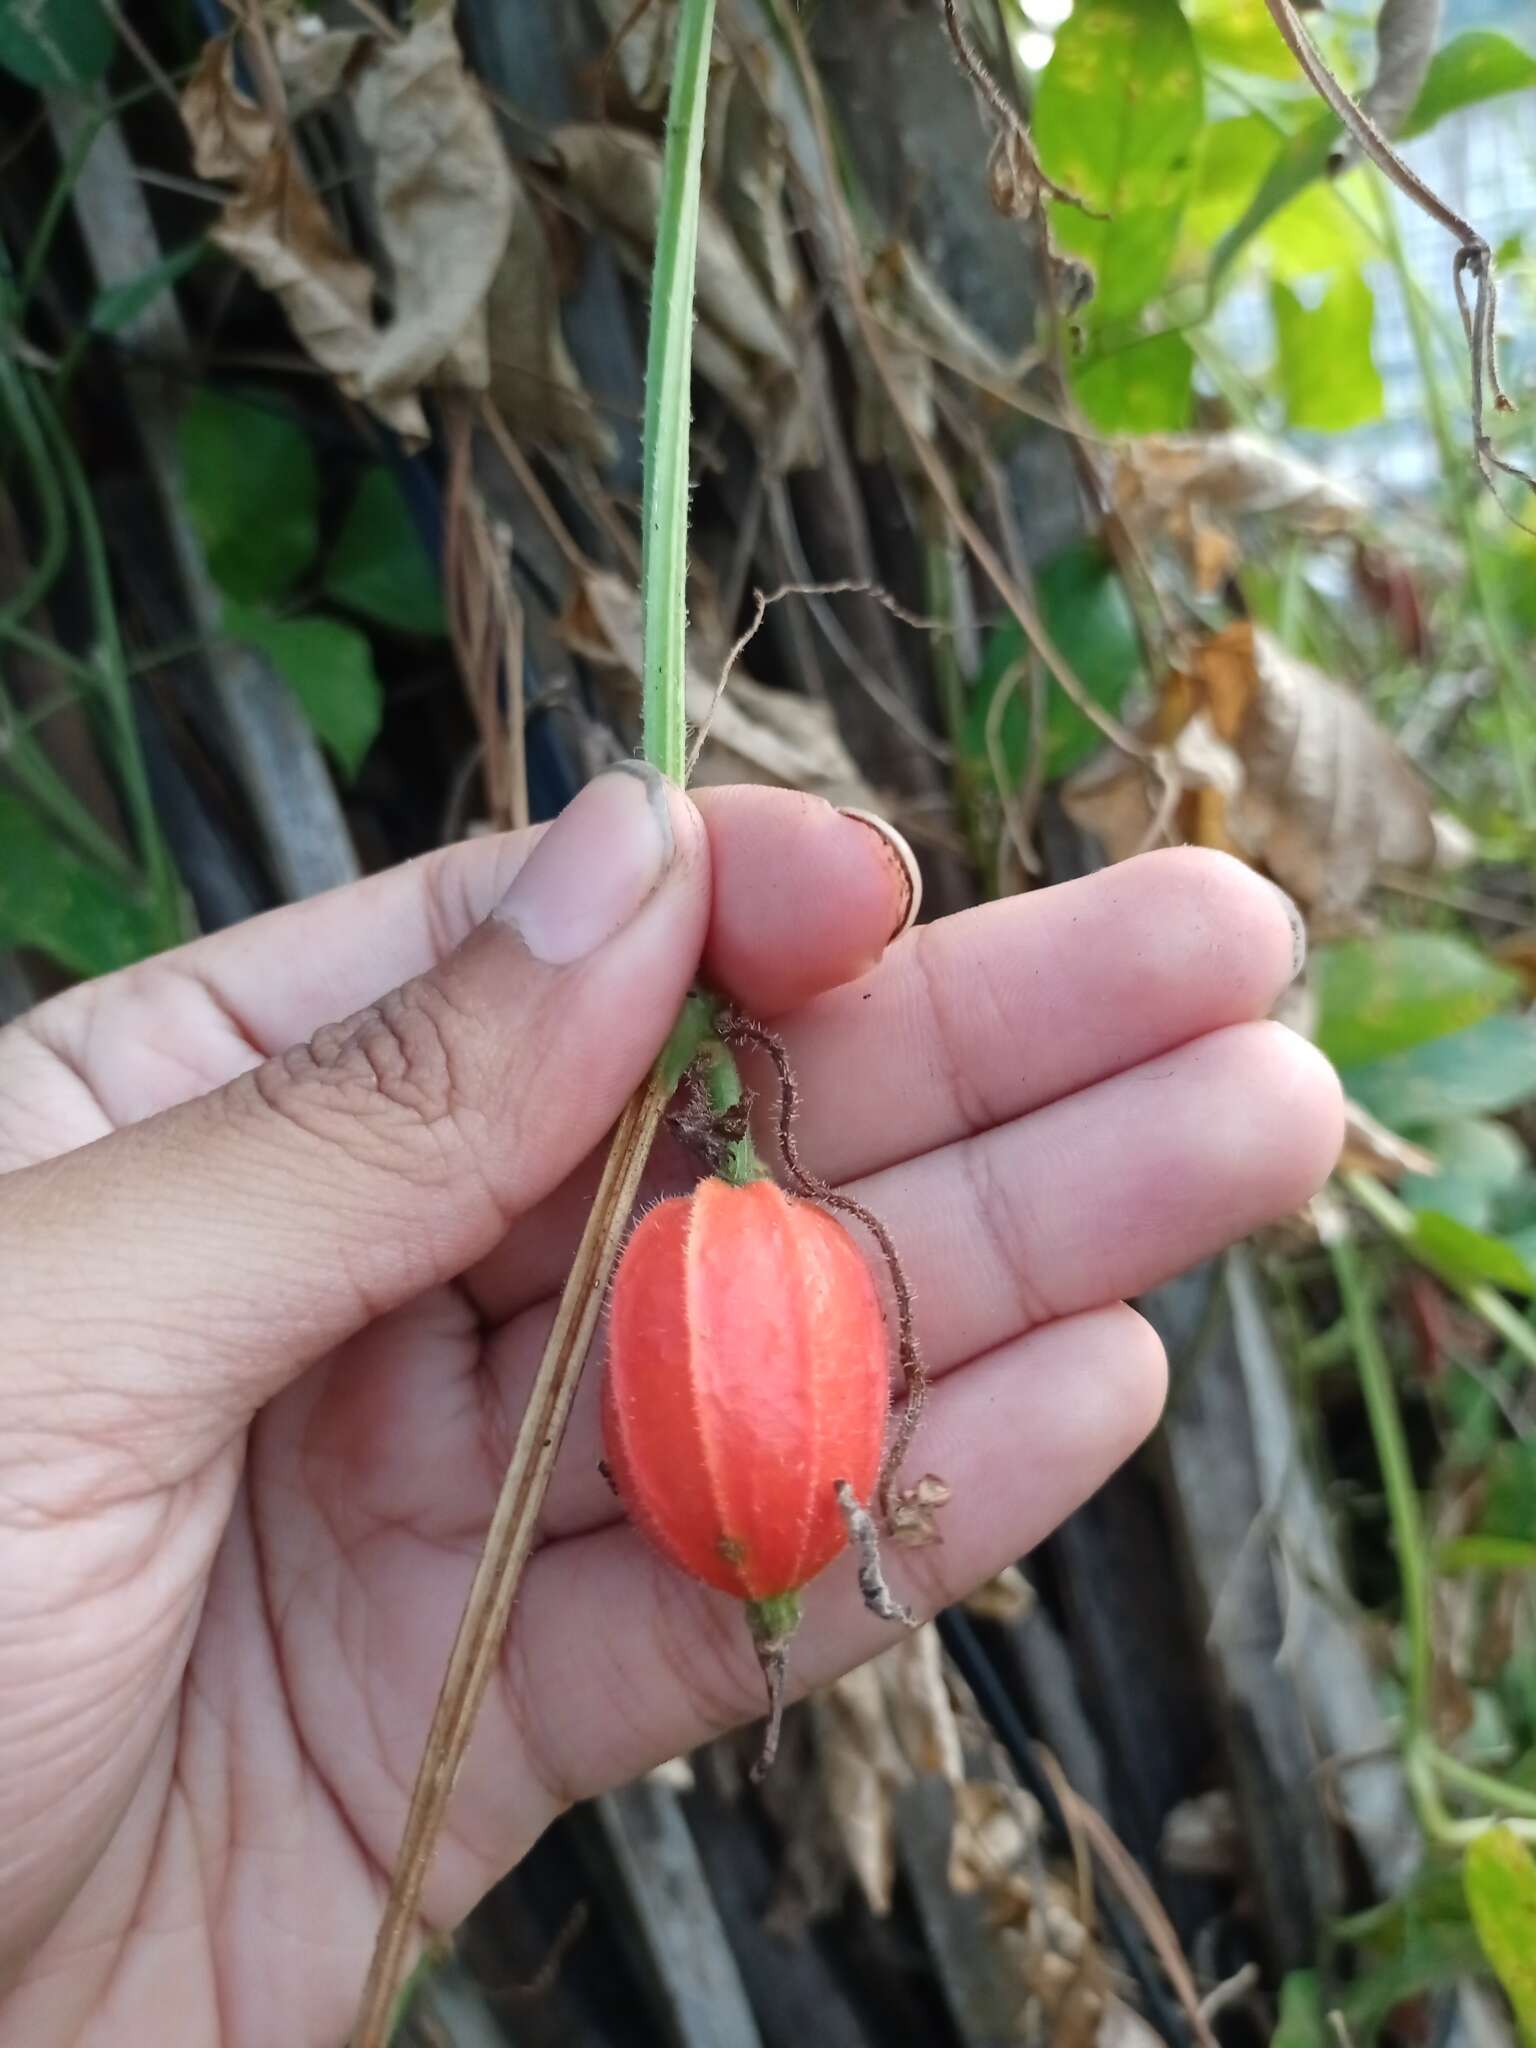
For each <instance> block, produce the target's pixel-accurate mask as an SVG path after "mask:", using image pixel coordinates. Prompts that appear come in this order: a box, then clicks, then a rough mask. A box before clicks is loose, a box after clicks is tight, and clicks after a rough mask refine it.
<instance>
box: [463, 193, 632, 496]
mask: <svg viewBox="0 0 1536 2048" xmlns="http://www.w3.org/2000/svg"><path fill="white" fill-rule="evenodd" d="M486 323H487V334H486V340H487V349H488V353H489V357H490V372H491V396H492V398H493V399H494V400H495V401H496V405H497V407H498V409H499V410H500V412H501V414H502V417H503V418H504V419H505V420H506V421H507V423H508V424H509V425H510V426H512V427H513V428H514V429H515V430H516V431H517V434H518V437H519V439H521V440H523V441H525V442H530V443H532V444H533V445H535V446H552V447H556V448H574V449H575V450H576V451H577V452H578V453H580V454H583V455H587V456H590V457H591V459H592V460H593V461H594V462H596V463H598V464H600V465H603V464H606V463H608V462H609V461H611V459H612V457H613V452H614V440H613V435H612V434H611V433H610V432H609V430H608V428H607V427H606V426H605V425H604V424H603V422H602V421H601V420H600V419H599V418H598V416H597V414H596V413H595V412H594V410H593V407H592V401H591V398H590V397H589V396H588V394H587V392H586V390H585V389H584V387H583V385H582V382H581V378H580V375H579V373H578V371H577V369H576V365H575V363H574V361H573V360H572V358H571V353H570V350H569V349H568V348H567V347H566V343H565V336H564V334H563V333H562V331H561V327H560V294H559V285H558V281H557V278H556V275H555V264H554V258H553V255H552V253H551V250H550V246H549V241H548V238H547V237H546V235H545V232H544V224H543V222H542V220H541V219H540V217H539V211H538V204H537V202H536V201H535V199H534V197H533V194H532V193H531V192H530V191H529V190H528V188H527V186H526V185H524V184H523V183H522V182H521V181H520V180H518V181H516V182H514V185H513V192H512V210H511V221H510V226H509V232H508V237H507V246H506V249H505V251H504V253H503V255H502V259H501V264H500V266H499V268H498V269H497V272H496V275H495V277H494V278H493V279H492V281H491V289H490V296H489V297H488V299H487V300H486Z"/></svg>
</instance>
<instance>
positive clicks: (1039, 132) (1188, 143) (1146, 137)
mask: <svg viewBox="0 0 1536 2048" xmlns="http://www.w3.org/2000/svg"><path fill="white" fill-rule="evenodd" d="M1201 99H1202V86H1201V76H1200V64H1199V59H1198V57H1197V55H1196V51H1195V43H1194V37H1193V36H1192V34H1191V33H1190V28H1189V23H1188V22H1187V21H1186V20H1185V18H1184V14H1183V12H1182V10H1181V9H1180V8H1179V6H1178V5H1177V0H1079V4H1078V5H1077V6H1076V7H1075V8H1074V10H1073V12H1072V14H1071V16H1070V17H1069V19H1068V20H1067V21H1066V22H1065V23H1064V24H1063V26H1062V29H1061V32H1060V34H1059V35H1058V36H1057V38H1056V48H1055V51H1054V53H1053V55H1052V57H1051V61H1050V63H1049V64H1047V66H1046V67H1045V70H1044V72H1043V73H1042V75H1041V79H1040V85H1039V90H1038V93H1037V95H1036V100H1035V109H1034V124H1033V128H1034V137H1035V145H1036V147H1037V148H1038V150H1039V152H1040V159H1041V162H1042V164H1043V165H1044V166H1045V169H1046V170H1047V171H1048V172H1049V174H1050V175H1051V176H1052V177H1053V178H1055V179H1057V180H1058V181H1059V182H1060V183H1061V184H1063V185H1065V186H1066V187H1068V189H1069V190H1071V191H1073V192H1075V193H1077V194H1078V195H1079V196H1080V197H1081V198H1082V199H1084V200H1085V201H1086V202H1087V203H1088V205H1089V206H1091V207H1093V208H1095V209H1096V210H1097V211H1098V212H1100V213H1102V214H1103V215H1105V216H1106V218H1104V219H1101V220H1100V219H1092V218H1090V217H1089V216H1088V215H1087V214H1086V213H1084V212H1083V210H1082V209H1081V208H1079V207H1075V206H1070V205H1067V204H1065V203H1063V202H1054V203H1053V204H1052V207H1051V226H1052V231H1053V232H1054V234H1055V236H1056V239H1057V241H1058V243H1059V244H1060V246H1061V247H1062V248H1063V249H1066V250H1070V251H1071V252H1072V253H1073V254H1075V255H1077V256H1080V257H1081V258H1082V259H1083V260H1084V261H1085V262H1086V263H1087V264H1088V265H1089V266H1090V267H1091V269H1092V270H1093V273H1094V277H1095V290H1094V296H1093V298H1092V299H1091V300H1090V302H1089V304H1088V306H1087V308H1086V310H1085V312H1084V316H1083V325H1084V329H1085V332H1086V334H1087V336H1088V348H1087V352H1086V354H1085V355H1084V357H1083V359H1082V360H1081V361H1080V362H1079V363H1077V364H1076V365H1075V366H1074V374H1073V383H1074V386H1075V388H1076V390H1077V395H1078V398H1079V400H1080V401H1081V403H1082V405H1083V408H1084V410H1085V411H1086V412H1087V414H1088V416H1089V418H1090V419H1091V420H1092V421H1093V422H1094V424H1095V425H1097V426H1099V427H1102V428H1103V429H1105V430H1106V431H1122V432H1140V431H1147V430H1150V429H1154V428H1164V427H1178V426H1182V425H1183V424H1184V423H1185V421H1186V419H1187V417H1188V412H1189V374H1190V368H1191V358H1190V353H1189V349H1188V346H1187V344H1185V342H1184V341H1183V339H1182V337H1180V336H1177V335H1172V334H1166V335H1157V336H1153V337H1150V338H1137V337H1136V336H1135V334H1134V332H1133V331H1132V330H1131V328H1130V323H1131V322H1132V321H1134V319H1135V316H1136V315H1137V314H1139V313H1140V312H1141V311H1142V309H1143V308H1144V307H1145V306H1146V305H1147V304H1148V302H1149V301H1150V300H1151V299H1152V298H1153V297H1154V296H1155V295H1156V293H1157V292H1158V291H1159V290H1160V289H1161V287H1162V285H1163V283H1164V280H1165V279H1166V277H1167V275H1168V270H1169V266H1170V264H1171V262H1172V260H1173V252H1174V248H1175V246H1176V244H1177V242H1178V238H1179V226H1180V222H1181V220H1182V218H1183V214H1184V207H1185V203H1186V201H1187V199H1188V197H1189V194H1190V190H1191V187H1192V185H1193V182H1194V167H1195V145H1196V142H1197V139H1198V137H1199V134H1200V121H1201Z"/></svg>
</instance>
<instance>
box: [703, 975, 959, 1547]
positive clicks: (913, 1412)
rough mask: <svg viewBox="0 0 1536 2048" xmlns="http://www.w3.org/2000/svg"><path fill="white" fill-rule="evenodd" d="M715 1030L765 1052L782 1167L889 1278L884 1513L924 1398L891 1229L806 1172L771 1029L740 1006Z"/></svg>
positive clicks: (795, 1109) (791, 1077)
mask: <svg viewBox="0 0 1536 2048" xmlns="http://www.w3.org/2000/svg"><path fill="white" fill-rule="evenodd" d="M718 1029H719V1032H720V1036H721V1037H722V1038H723V1039H724V1040H725V1042H726V1043H727V1044H728V1045H749V1046H752V1047H755V1049H756V1050H757V1051H759V1052H761V1053H763V1054H765V1055H766V1056H767V1058H768V1059H769V1061H770V1062H771V1063H772V1066H773V1070H774V1073H775V1074H776V1075H777V1076H778V1082H779V1128H778V1139H779V1151H780V1154H781V1155H782V1157H783V1160H784V1170H785V1172H786V1173H787V1174H788V1175H789V1178H790V1182H791V1184H792V1185H793V1187H794V1189H795V1191H796V1193H797V1194H801V1195H803V1196H805V1198H806V1200H807V1201H811V1202H816V1203H817V1204H819V1206H820V1207H821V1208H823V1209H837V1210H841V1211H842V1213H843V1214H844V1215H846V1216H852V1217H854V1218H855V1219H856V1220H857V1221H858V1222H860V1223H862V1224H863V1226H864V1228H865V1229H866V1230H867V1231H868V1232H869V1234H870V1236H871V1237H872V1238H873V1239H874V1240H875V1243H876V1244H877V1245H878V1246H879V1248H880V1256H881V1257H882V1258H883V1259H884V1261H885V1265H886V1271H887V1272H888V1273H889V1274H890V1278H891V1293H892V1295H893V1296H894V1298H895V1302H896V1352H897V1358H898V1361H899V1363H900V1366H901V1372H902V1378H903V1381H904V1382H905V1387H906V1402H905V1405H904V1407H903V1409H902V1413H901V1419H900V1421H899V1422H898V1423H897V1425H896V1429H895V1433H894V1434H893V1435H892V1437H891V1441H890V1443H889V1444H888V1445H887V1447H886V1452H885V1457H884V1459H883V1461H882V1463H881V1466H880V1484H879V1494H880V1501H881V1506H882V1508H883V1509H884V1510H885V1512H886V1514H887V1516H889V1514H890V1510H891V1507H892V1505H893V1504H894V1501H893V1488H894V1486H895V1482H896V1475H897V1473H898V1472H899V1471H900V1470H901V1465H902V1461H903V1459H904V1458H905V1457H906V1455H907V1452H908V1451H909V1450H910V1449H911V1447H912V1439H913V1437H914V1436H915V1435H916V1433H917V1425H918V1423H919V1422H920V1421H921V1420H922V1414H923V1408H924V1406H925V1404H926V1402H927V1399H928V1373H927V1369H926V1367H925V1366H924V1364H923V1354H922V1350H921V1348H920V1347H919V1345H918V1341H917V1325H916V1319H915V1317H914V1316H913V1313H912V1289H911V1287H910V1286H909V1285H908V1283H907V1275H906V1269H905V1267H904V1266H903V1265H902V1263H901V1254H900V1253H899V1252H898V1251H897V1249H896V1245H895V1242H894V1240H893V1239H892V1237H891V1233H890V1232H889V1231H888V1230H887V1229H886V1227H885V1225H884V1224H883V1223H882V1222H881V1221H880V1218H879V1217H878V1216H876V1215H875V1214H874V1212H873V1211H872V1210H870V1209H866V1208H865V1207H864V1204H863V1203H862V1202H857V1201H855V1200H854V1198H853V1196H852V1195H845V1194H843V1193H841V1192H840V1191H839V1190H838V1189H836V1188H834V1187H832V1186H831V1185H830V1184H829V1183H828V1182H826V1181H824V1180H822V1179H821V1178H820V1176H819V1175H817V1174H814V1173H812V1172H811V1171H810V1169H809V1167H807V1166H806V1165H805V1164H804V1163H803V1162H802V1160H801V1158H800V1147H799V1143H798V1141H797V1140H796V1137H795V1118H796V1116H797V1115H798V1113H799V1107H800V1092H799V1089H798V1087H797V1085H796V1082H795V1072H794V1068H793V1067H792V1066H791V1065H790V1061H789V1054H788V1053H787V1052H786V1051H785V1049H784V1042H783V1040H782V1039H779V1038H776V1037H775V1036H774V1034H773V1033H772V1032H771V1031H765V1030H764V1029H763V1027H762V1025H761V1024H754V1023H753V1022H752V1020H751V1019H750V1018H749V1017H744V1016H742V1015H741V1014H740V1012H739V1011H735V1010H729V1009H728V1010H724V1011H722V1012H721V1015H720V1018H719V1023H718Z"/></svg>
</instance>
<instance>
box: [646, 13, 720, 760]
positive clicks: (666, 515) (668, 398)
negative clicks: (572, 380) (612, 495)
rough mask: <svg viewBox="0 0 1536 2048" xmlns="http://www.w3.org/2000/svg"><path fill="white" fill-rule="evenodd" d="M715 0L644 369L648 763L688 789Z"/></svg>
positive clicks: (678, 166)
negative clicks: (691, 586)
mask: <svg viewBox="0 0 1536 2048" xmlns="http://www.w3.org/2000/svg"><path fill="white" fill-rule="evenodd" d="M714 27H715V0H682V6H681V9H680V12H679V17H678V24H677V48H676V55H675V57H674V59H673V66H674V68H673V72H672V97H671V103H670V105H669V107H668V109H667V144H666V157H665V160H664V163H663V167H662V181H661V212H660V216H659V218H658V220H657V223H656V269H655V273H654V277H653V281H652V287H651V326H650V337H649V343H648V347H647V352H646V367H645V500H644V511H643V525H644V532H643V535H642V543H641V565H640V591H641V601H642V606H643V613H644V622H645V623H644V634H645V660H644V667H645V706H644V735H645V758H646V759H647V760H648V761H650V762H651V763H652V764H653V765H654V766H655V767H657V768H659V769H660V770H661V771H662V773H663V774H664V775H670V776H671V778H672V780H673V781H674V782H676V783H681V782H682V781H683V779H684V777H685V775H686V773H687V758H688V732H687V714H686V710H685V705H684V683H685V679H686V674H687V671H686V668H685V665H684V663H685V653H686V650H685V641H686V636H687V629H688V451H689V428H690V426H691V424H692V419H693V404H692V381H693V280H694V268H695V262H696V257H697V252H698V241H699V178H700V167H701V165H702V162H703V156H704V102H705V97H706V94H707V90H708V85H709V51H710V44H711V41H712V40H713V36H714Z"/></svg>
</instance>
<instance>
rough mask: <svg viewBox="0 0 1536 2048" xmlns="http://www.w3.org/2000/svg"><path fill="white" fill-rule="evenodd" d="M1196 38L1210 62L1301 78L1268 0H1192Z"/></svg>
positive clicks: (1257, 73) (1268, 75)
mask: <svg viewBox="0 0 1536 2048" xmlns="http://www.w3.org/2000/svg"><path fill="white" fill-rule="evenodd" d="M1188 5H1189V19H1190V23H1191V26H1192V27H1193V29H1194V31H1195V41H1196V43H1197V44H1198V45H1199V48H1200V54H1201V56H1202V57H1203V58H1204V59H1205V60H1206V62H1207V63H1216V64H1225V65H1226V66H1227V67H1228V68H1229V69H1230V70H1232V71H1247V72H1250V73H1252V74H1254V75H1255V76H1257V77H1260V78H1285V79H1291V80H1296V79H1299V78H1300V77H1301V67H1300V65H1298V64H1297V62H1296V59H1295V58H1294V57H1293V56H1292V55H1291V53H1290V51H1289V50H1288V49H1287V48H1286V47H1285V44H1284V43H1283V42H1282V41H1281V39H1280V31H1279V30H1278V29H1277V28H1276V27H1275V24H1274V21H1273V19H1272V18H1271V15H1270V12H1269V9H1268V8H1267V7H1266V6H1265V4H1264V0H1188Z"/></svg>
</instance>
